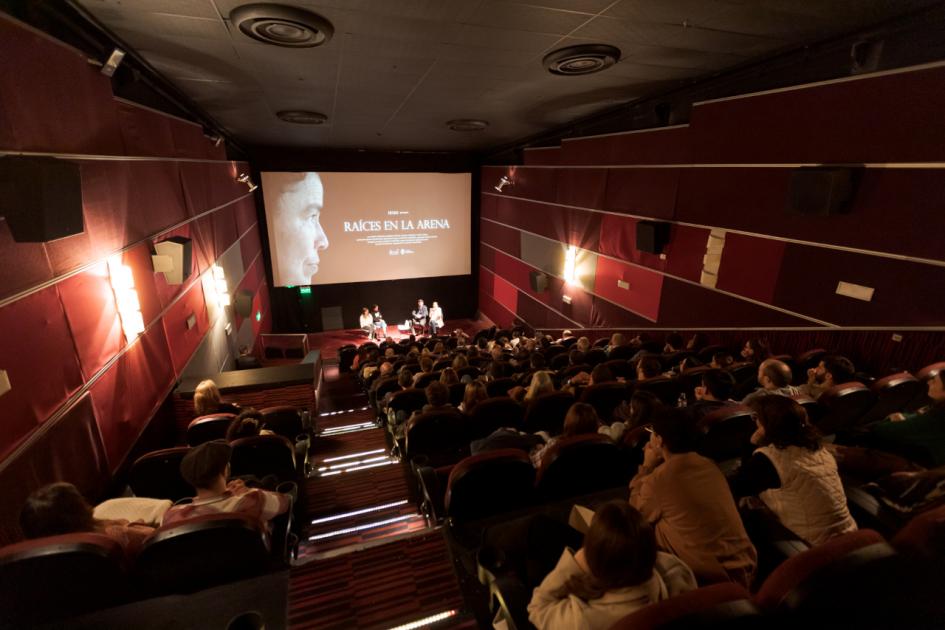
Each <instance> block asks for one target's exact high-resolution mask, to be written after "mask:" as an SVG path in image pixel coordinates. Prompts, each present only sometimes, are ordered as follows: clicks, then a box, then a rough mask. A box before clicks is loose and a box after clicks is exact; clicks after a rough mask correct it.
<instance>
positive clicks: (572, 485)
mask: <svg viewBox="0 0 945 630" xmlns="http://www.w3.org/2000/svg"><path fill="white" fill-rule="evenodd" d="M629 469H630V465H629V460H628V459H627V458H625V457H624V456H623V453H621V452H620V449H619V448H617V446H616V445H615V444H614V443H613V442H612V441H611V440H610V438H609V437H607V436H606V435H600V434H597V433H594V434H590V435H576V436H574V437H570V438H562V439H559V440H558V441H556V442H555V443H554V444H553V445H551V446H549V447H548V449H547V451H545V453H544V454H543V455H542V458H541V466H540V467H539V469H538V473H537V474H536V478H535V484H536V488H537V490H538V494H539V496H540V497H542V498H543V499H559V498H565V497H571V496H575V495H578V494H588V493H591V492H596V491H598V490H606V489H607V488H613V487H616V486H622V485H624V484H626V483H627V481H628V480H629V478H630V470H629Z"/></svg>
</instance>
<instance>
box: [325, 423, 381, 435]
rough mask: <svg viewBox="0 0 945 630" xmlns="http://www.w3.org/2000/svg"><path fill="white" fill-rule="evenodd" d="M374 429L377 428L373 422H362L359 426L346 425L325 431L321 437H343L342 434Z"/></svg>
mask: <svg viewBox="0 0 945 630" xmlns="http://www.w3.org/2000/svg"><path fill="white" fill-rule="evenodd" d="M373 428H375V425H374V423H373V422H361V423H359V424H346V425H345V426H343V427H332V428H330V429H323V430H322V432H321V434H320V435H341V434H342V433H354V432H355V431H364V430H365V429H373Z"/></svg>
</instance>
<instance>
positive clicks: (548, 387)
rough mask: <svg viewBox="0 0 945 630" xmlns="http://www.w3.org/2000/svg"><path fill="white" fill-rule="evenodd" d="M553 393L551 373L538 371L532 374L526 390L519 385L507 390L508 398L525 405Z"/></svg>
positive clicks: (553, 386) (553, 385)
mask: <svg viewBox="0 0 945 630" xmlns="http://www.w3.org/2000/svg"><path fill="white" fill-rule="evenodd" d="M553 391H555V384H554V381H552V380H551V372H547V371H545V370H540V371H538V372H535V373H534V374H532V379H531V382H530V383H529V385H528V388H527V389H526V388H525V387H522V386H521V385H519V386H517V387H513V388H512V389H510V390H509V396H510V397H511V398H512V400H514V401H515V402H517V403H521V404H523V405H527V404H528V403H530V402H531V401H533V400H534V399H535V398H537V397H538V396H541V395H542V394H550V393H551V392H553Z"/></svg>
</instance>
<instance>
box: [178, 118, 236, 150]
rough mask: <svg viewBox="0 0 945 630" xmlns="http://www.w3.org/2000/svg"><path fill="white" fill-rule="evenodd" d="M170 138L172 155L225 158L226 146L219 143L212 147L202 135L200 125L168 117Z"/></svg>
mask: <svg viewBox="0 0 945 630" xmlns="http://www.w3.org/2000/svg"><path fill="white" fill-rule="evenodd" d="M167 120H168V125H169V127H170V130H171V138H172V140H173V142H174V155H176V156H177V157H183V158H195V159H201V158H203V159H208V160H225V159H226V148H225V147H224V145H223V144H222V143H221V144H220V146H219V147H214V146H213V143H212V142H211V141H210V140H209V139H208V138H206V137H205V136H204V135H203V129H202V128H201V127H200V125H195V124H193V123H186V122H184V121H182V120H177V119H176V118H171V117H168V118H167Z"/></svg>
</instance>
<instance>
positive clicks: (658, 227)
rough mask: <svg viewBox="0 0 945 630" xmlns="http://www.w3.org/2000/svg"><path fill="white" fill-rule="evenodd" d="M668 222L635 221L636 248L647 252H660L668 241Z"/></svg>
mask: <svg viewBox="0 0 945 630" xmlns="http://www.w3.org/2000/svg"><path fill="white" fill-rule="evenodd" d="M669 228H670V225H669V223H663V222H662V221H638V222H637V250H639V251H641V252H647V253H648V254H662V253H663V248H664V247H666V244H667V243H668V242H669Z"/></svg>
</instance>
